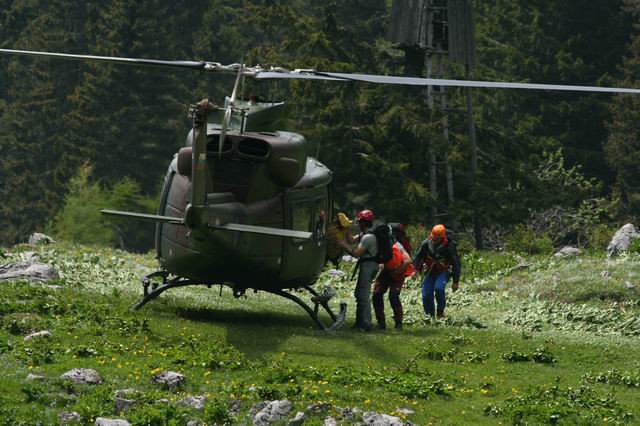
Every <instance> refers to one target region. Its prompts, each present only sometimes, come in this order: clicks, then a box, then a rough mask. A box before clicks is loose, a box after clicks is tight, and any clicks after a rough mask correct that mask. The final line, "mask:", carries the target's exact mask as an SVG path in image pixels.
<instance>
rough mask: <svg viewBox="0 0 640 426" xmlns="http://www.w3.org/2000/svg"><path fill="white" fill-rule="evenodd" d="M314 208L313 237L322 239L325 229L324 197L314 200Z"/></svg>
mask: <svg viewBox="0 0 640 426" xmlns="http://www.w3.org/2000/svg"><path fill="white" fill-rule="evenodd" d="M314 207H315V224H314V226H313V235H314V236H315V238H316V239H320V238H324V236H325V230H326V228H327V199H326V198H325V197H320V198H316V199H315V201H314Z"/></svg>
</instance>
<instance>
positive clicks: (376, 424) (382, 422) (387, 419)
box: [362, 411, 404, 426]
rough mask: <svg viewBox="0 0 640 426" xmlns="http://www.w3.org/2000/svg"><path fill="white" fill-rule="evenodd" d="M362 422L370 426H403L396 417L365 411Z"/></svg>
mask: <svg viewBox="0 0 640 426" xmlns="http://www.w3.org/2000/svg"><path fill="white" fill-rule="evenodd" d="M362 421H363V422H364V424H365V425H371V426H403V425H404V423H403V422H402V420H400V419H399V418H397V417H394V416H390V415H388V414H378V413H374V412H373V411H367V412H366V413H364V414H363V415H362Z"/></svg>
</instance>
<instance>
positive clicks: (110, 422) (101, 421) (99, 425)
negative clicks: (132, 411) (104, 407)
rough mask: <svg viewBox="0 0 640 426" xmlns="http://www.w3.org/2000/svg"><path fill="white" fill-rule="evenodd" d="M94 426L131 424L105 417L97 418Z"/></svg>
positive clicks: (125, 425)
mask: <svg viewBox="0 0 640 426" xmlns="http://www.w3.org/2000/svg"><path fill="white" fill-rule="evenodd" d="M94 425H95V426H131V424H130V423H129V422H128V421H126V420H122V419H107V418H106V417H98V418H97V419H96V422H95V423H94Z"/></svg>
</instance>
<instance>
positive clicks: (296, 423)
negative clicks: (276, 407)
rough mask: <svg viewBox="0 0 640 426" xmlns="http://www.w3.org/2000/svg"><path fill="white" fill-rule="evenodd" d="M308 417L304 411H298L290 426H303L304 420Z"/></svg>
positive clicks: (290, 421)
mask: <svg viewBox="0 0 640 426" xmlns="http://www.w3.org/2000/svg"><path fill="white" fill-rule="evenodd" d="M306 419H307V415H306V414H305V413H303V412H302V411H298V412H297V413H296V416H295V417H294V418H292V419H291V420H289V426H301V425H303V424H304V421H305V420H306Z"/></svg>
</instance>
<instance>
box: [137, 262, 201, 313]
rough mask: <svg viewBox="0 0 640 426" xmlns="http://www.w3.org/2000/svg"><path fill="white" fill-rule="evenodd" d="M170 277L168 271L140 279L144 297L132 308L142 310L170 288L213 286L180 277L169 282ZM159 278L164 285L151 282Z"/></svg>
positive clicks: (154, 273)
mask: <svg viewBox="0 0 640 426" xmlns="http://www.w3.org/2000/svg"><path fill="white" fill-rule="evenodd" d="M168 276H169V273H168V272H167V271H156V272H153V273H151V274H148V275H144V276H143V277H142V278H140V281H141V282H142V288H143V292H144V296H143V297H142V299H141V300H140V301H139V302H138V303H136V304H135V305H133V306H132V307H131V308H132V309H136V310H138V309H140V308H142V307H143V306H144V305H146V304H147V303H148V302H150V301H152V300H153V299H155V298H156V297H158V296H160V295H161V294H162V293H164V292H165V291H167V290H169V289H170V288H176V287H184V286H187V285H207V286H210V285H211V284H207V283H201V282H196V281H193V280H188V279H184V278H180V277H176V278H173V279H171V280H167V277H168ZM159 277H161V278H162V285H159V284H158V283H157V282H151V280H152V279H154V278H159ZM149 286H151V291H149Z"/></svg>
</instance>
